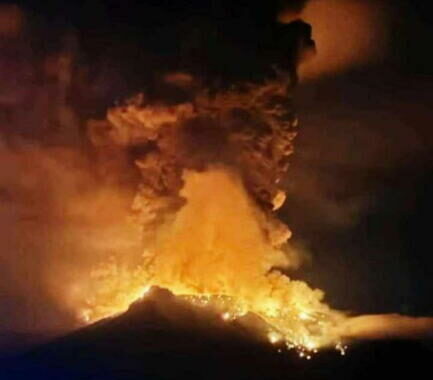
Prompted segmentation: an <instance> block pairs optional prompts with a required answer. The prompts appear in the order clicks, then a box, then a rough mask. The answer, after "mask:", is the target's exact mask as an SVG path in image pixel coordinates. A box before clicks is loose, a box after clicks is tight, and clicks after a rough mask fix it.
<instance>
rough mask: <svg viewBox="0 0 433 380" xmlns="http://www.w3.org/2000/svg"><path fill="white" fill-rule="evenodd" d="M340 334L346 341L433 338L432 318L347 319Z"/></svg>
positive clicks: (399, 316) (403, 316)
mask: <svg viewBox="0 0 433 380" xmlns="http://www.w3.org/2000/svg"><path fill="white" fill-rule="evenodd" d="M341 333H342V335H343V336H344V337H346V338H348V339H355V340H357V339H419V338H424V339H426V338H429V339H431V338H433V318H428V317H408V316H405V315H399V314H377V315H362V316H358V317H353V318H349V319H347V320H346V321H345V322H344V323H343V324H342V326H341Z"/></svg>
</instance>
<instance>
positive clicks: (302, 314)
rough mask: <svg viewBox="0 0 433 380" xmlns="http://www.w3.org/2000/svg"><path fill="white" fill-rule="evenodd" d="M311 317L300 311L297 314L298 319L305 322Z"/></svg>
mask: <svg viewBox="0 0 433 380" xmlns="http://www.w3.org/2000/svg"><path fill="white" fill-rule="evenodd" d="M310 318H311V317H310V316H309V315H308V314H307V313H306V312H305V311H301V312H300V313H299V319H302V320H303V321H306V320H307V319H310Z"/></svg>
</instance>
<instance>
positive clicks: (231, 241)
mask: <svg viewBox="0 0 433 380" xmlns="http://www.w3.org/2000/svg"><path fill="white" fill-rule="evenodd" d="M184 180H185V186H184V188H183V190H182V191H181V196H183V197H185V199H186V203H185V205H184V206H183V207H182V208H181V209H180V210H179V211H178V212H177V213H176V215H175V216H174V217H173V218H172V219H171V220H169V221H167V222H166V223H165V224H163V225H162V226H161V227H160V228H159V229H158V230H157V232H156V239H155V241H154V243H153V246H152V248H151V249H149V250H148V252H147V253H146V255H145V256H144V258H143V262H142V264H141V265H139V266H138V267H136V268H134V269H133V270H131V271H129V272H128V271H125V270H123V269H121V268H118V267H116V266H114V263H111V264H110V265H111V266H112V267H111V268H107V270H105V271H99V272H98V273H100V274H101V273H102V274H103V276H100V277H98V278H95V279H94V280H95V283H94V292H93V294H92V297H87V304H86V306H85V308H84V309H85V311H84V312H83V313H82V314H83V315H85V316H86V320H87V321H96V320H98V319H101V318H104V317H107V316H110V315H114V314H117V313H119V312H123V311H125V310H127V309H128V307H129V305H130V304H131V303H132V302H134V301H135V300H137V299H139V298H140V297H143V296H145V294H146V293H147V292H148V291H149V289H150V287H151V286H159V287H162V288H166V289H168V290H170V291H171V292H172V293H174V294H175V295H177V296H180V297H183V298H185V299H187V300H189V301H190V302H192V303H193V304H195V305H197V306H208V307H212V308H214V309H216V310H217V311H219V312H220V313H221V318H222V319H223V320H224V321H231V320H236V319H238V318H240V317H242V316H244V315H245V314H247V313H251V314H254V315H256V316H258V317H259V318H260V319H261V320H262V321H264V322H265V323H266V325H268V326H269V330H268V331H269V332H268V333H267V334H268V335H267V339H268V341H269V342H270V343H272V344H276V343H277V342H280V341H281V342H286V343H287V347H288V348H296V349H297V350H298V351H299V352H300V355H301V357H305V358H307V359H308V358H309V357H310V356H311V354H312V353H314V352H316V350H317V349H318V348H320V347H323V346H329V345H334V346H337V347H340V346H341V343H340V339H339V335H338V334H337V329H336V327H337V326H338V325H339V324H340V322H341V321H342V320H344V318H345V317H344V316H343V315H342V314H341V313H339V312H336V311H333V310H331V309H330V308H329V307H328V306H327V305H326V304H325V303H323V302H322V298H323V293H322V292H321V291H319V290H313V289H311V288H309V287H308V286H307V285H306V284H305V283H303V282H300V281H292V280H290V278H288V277H287V276H286V275H284V274H283V273H282V272H281V271H280V270H277V269H275V268H276V267H282V266H283V265H287V258H286V256H285V255H284V253H283V252H282V251H281V250H279V249H277V248H275V247H273V246H272V245H271V244H270V243H269V241H268V239H267V236H266V235H265V233H264V232H263V225H262V224H263V223H265V222H264V221H263V219H262V218H261V214H260V213H261V211H260V210H259V209H258V208H257V207H256V206H255V204H254V202H253V201H252V200H251V198H250V197H249V196H248V194H247V192H246V191H245V189H244V186H243V184H242V181H241V179H240V177H239V176H238V175H237V173H236V171H234V170H230V169H228V168H225V167H221V166H220V167H212V168H209V169H208V170H206V171H203V172H196V171H186V172H185V173H184ZM149 252H150V253H149Z"/></svg>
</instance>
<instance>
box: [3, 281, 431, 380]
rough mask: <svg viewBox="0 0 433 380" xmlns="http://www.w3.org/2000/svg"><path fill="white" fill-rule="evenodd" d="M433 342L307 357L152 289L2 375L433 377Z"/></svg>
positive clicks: (97, 378) (96, 378)
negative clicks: (124, 308) (122, 310)
mask: <svg viewBox="0 0 433 380" xmlns="http://www.w3.org/2000/svg"><path fill="white" fill-rule="evenodd" d="M431 347H432V346H431V344H430V343H425V342H419V341H382V342H367V343H362V344H356V345H351V346H350V347H349V350H348V352H347V354H346V355H345V356H341V355H340V354H339V353H338V352H337V351H334V350H329V351H322V352H320V353H319V354H317V355H316V356H314V357H313V358H312V359H311V360H305V359H301V358H299V357H298V355H297V354H296V353H295V352H293V351H287V350H285V349H283V347H280V348H282V349H281V350H279V349H278V347H275V346H271V345H270V344H269V343H265V342H262V341H260V340H258V339H257V338H255V337H254V335H252V334H249V333H248V331H247V328H246V327H243V326H241V325H239V324H238V323H236V322H228V323H227V322H223V321H222V320H221V318H219V317H218V316H217V315H215V314H214V313H212V312H209V311H205V310H200V311H198V309H197V308H196V307H191V306H190V305H189V304H187V303H186V302H184V301H179V300H177V299H175V298H174V297H173V296H171V294H168V293H167V292H165V291H162V290H153V294H150V295H149V296H148V297H147V298H146V299H145V300H143V301H140V302H138V303H136V304H135V305H133V306H132V307H131V308H130V310H129V311H128V312H127V313H125V314H123V315H121V316H118V317H116V318H112V319H107V320H104V321H101V322H99V323H97V324H94V325H92V326H89V327H87V328H84V329H81V330H79V331H76V332H74V333H72V334H70V335H68V336H65V337H63V338H60V339H57V340H55V341H52V342H51V343H47V344H44V345H41V346H39V347H36V348H34V349H32V350H30V351H27V352H26V353H24V354H20V355H15V356H14V357H12V358H10V357H9V358H8V359H3V361H0V364H1V367H0V379H2V380H3V379H5V380H6V379H7V380H15V379H29V380H30V379H31V380H36V379H41V380H42V379H43V380H51V379H53V380H61V379H71V380H75V379H77V380H79V379H83V380H84V379H89V380H132V379H317V380H323V379H333V380H336V379H371V378H373V379H376V378H382V379H391V378H396V379H397V378H401V377H409V376H410V377H411V378H417V379H418V378H420V379H431V378H432V369H431V361H432V360H433V350H432V348H431ZM279 351H281V352H279Z"/></svg>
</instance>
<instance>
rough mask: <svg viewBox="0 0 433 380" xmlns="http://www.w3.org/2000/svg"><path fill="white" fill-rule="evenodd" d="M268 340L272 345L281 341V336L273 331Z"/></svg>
mask: <svg viewBox="0 0 433 380" xmlns="http://www.w3.org/2000/svg"><path fill="white" fill-rule="evenodd" d="M268 339H269V342H271V343H272V344H275V343H277V342H279V341H280V340H281V335H280V334H278V333H277V332H275V331H271V332H270V333H269V334H268Z"/></svg>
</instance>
